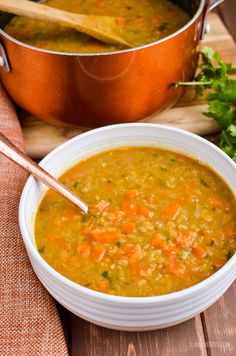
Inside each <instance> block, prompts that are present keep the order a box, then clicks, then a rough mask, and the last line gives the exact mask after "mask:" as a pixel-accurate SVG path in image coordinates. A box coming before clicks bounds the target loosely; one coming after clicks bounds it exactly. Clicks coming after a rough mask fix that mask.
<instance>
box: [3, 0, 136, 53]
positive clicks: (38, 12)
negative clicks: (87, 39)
mask: <svg viewBox="0 0 236 356" xmlns="http://www.w3.org/2000/svg"><path fill="white" fill-rule="evenodd" d="M0 10H1V11H5V12H9V13H11V14H15V15H19V16H26V17H30V18H32V19H37V20H43V21H48V22H51V23H55V24H57V25H60V26H65V27H70V28H73V29H76V30H77V31H79V32H82V33H86V34H88V35H89V36H91V37H94V38H96V39H98V40H101V41H103V42H106V43H111V44H118V45H122V46H125V47H128V48H130V47H132V45H131V44H130V43H128V42H127V41H126V40H124V39H123V38H121V37H120V36H119V34H118V30H119V28H118V26H117V23H116V20H117V18H115V17H111V16H95V15H81V14H75V13H73V12H68V11H63V10H59V9H55V8H53V7H51V6H47V5H43V4H38V3H35V2H33V1H29V0H10V1H9V0H0Z"/></svg>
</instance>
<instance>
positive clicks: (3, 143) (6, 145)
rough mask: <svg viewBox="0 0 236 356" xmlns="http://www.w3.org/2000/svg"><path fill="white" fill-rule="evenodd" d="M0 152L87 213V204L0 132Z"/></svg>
mask: <svg viewBox="0 0 236 356" xmlns="http://www.w3.org/2000/svg"><path fill="white" fill-rule="evenodd" d="M0 152H1V153H2V154H3V155H4V156H6V157H7V158H9V159H10V160H11V161H13V162H14V163H16V164H18V166H20V167H21V168H23V169H24V170H26V171H27V172H28V173H30V174H32V175H33V176H34V177H36V178H37V179H38V180H39V181H40V182H42V183H44V184H45V185H46V186H48V187H49V188H52V189H53V190H55V191H56V192H57V193H59V194H61V195H62V196H64V197H65V198H66V199H68V200H70V201H71V202H72V203H73V204H75V205H76V206H78V207H79V208H80V209H81V210H83V211H84V212H85V213H87V212H88V206H87V204H85V203H84V202H83V201H82V200H81V199H80V198H79V197H78V196H77V195H75V194H74V193H73V192H71V191H70V190H69V189H68V188H67V187H65V186H64V185H63V184H62V183H61V182H59V181H58V180H57V179H56V178H54V177H53V176H51V175H50V174H49V173H48V172H46V171H45V170H44V169H43V168H42V167H40V166H39V165H38V164H37V163H35V162H34V161H33V160H32V159H31V158H29V157H27V156H26V155H25V154H24V153H23V152H21V151H20V150H19V149H18V148H17V147H16V146H15V145H13V143H12V142H10V141H9V140H8V139H7V138H6V137H5V136H4V135H3V134H2V133H1V132H0Z"/></svg>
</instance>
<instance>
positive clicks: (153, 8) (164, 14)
mask: <svg viewBox="0 0 236 356" xmlns="http://www.w3.org/2000/svg"><path fill="white" fill-rule="evenodd" d="M43 3H44V4H45V5H49V6H53V7H56V8H59V9H62V10H66V11H71V12H74V13H80V14H91V15H107V16H115V17H121V19H120V21H118V23H117V24H118V26H119V27H120V28H121V30H122V33H123V37H124V38H125V39H126V40H128V41H129V42H130V43H132V44H134V46H136V47H138V46H142V45H145V44H148V43H151V42H154V41H157V40H160V39H162V38H164V37H166V36H168V35H170V34H172V33H174V32H175V31H177V30H179V29H180V28H181V27H183V26H184V25H185V24H186V23H187V22H188V21H189V20H190V17H189V15H188V14H187V12H185V11H184V10H183V9H182V8H181V7H179V6H178V5H177V4H175V3H173V2H171V1H169V0H138V1H137V0H115V1H114V0H100V1H99V0H86V1H84V0H46V1H44V2H43ZM4 30H5V31H6V32H7V33H8V34H9V35H11V36H12V37H14V38H16V39H17V40H19V41H21V42H24V43H27V44H29V45H32V46H35V47H39V48H43V49H47V50H51V51H57V52H69V53H97V52H109V51H116V50H119V48H117V47H115V46H113V45H109V44H105V43H102V42H100V41H97V40H95V39H93V38H91V37H89V36H87V35H84V34H82V33H79V32H77V31H75V30H73V29H68V28H65V27H60V26H56V25H54V24H50V23H46V22H43V21H38V20H33V19H29V18H25V17H14V18H13V19H12V20H11V22H10V23H9V24H8V25H7V26H6V27H5V29H4Z"/></svg>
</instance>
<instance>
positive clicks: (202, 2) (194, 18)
mask: <svg viewBox="0 0 236 356" xmlns="http://www.w3.org/2000/svg"><path fill="white" fill-rule="evenodd" d="M205 5H206V0H200V3H199V6H198V9H197V11H196V12H195V14H194V15H193V16H192V17H191V18H190V20H189V21H188V22H187V23H186V24H185V25H184V26H182V27H181V28H180V29H179V30H177V31H175V32H173V33H171V34H170V35H169V36H166V37H164V38H161V39H160V40H157V41H154V42H151V43H147V44H145V45H142V46H138V47H134V48H129V49H123V50H118V51H111V52H98V53H79V52H74V53H70V52H57V51H51V50H47V49H44V48H39V47H36V46H32V45H29V44H27V43H24V42H21V41H20V40H17V39H15V38H14V37H12V36H11V35H8V33H7V32H5V31H4V30H3V29H2V28H0V34H1V35H2V36H3V37H5V38H7V39H8V40H10V41H12V42H14V43H15V44H17V45H20V46H22V47H24V48H27V49H31V50H34V51H37V52H41V53H46V54H52V55H56V54H57V55H60V56H67V57H74V56H78V57H94V56H95V57H97V56H99V57H103V56H109V55H112V56H113V55H119V54H123V53H129V52H133V51H137V50H138V51H139V50H142V49H146V48H149V47H152V46H155V45H157V44H159V43H162V42H165V41H168V40H171V39H172V38H174V37H177V36H178V35H179V34H181V33H182V32H184V31H185V30H187V29H188V28H189V27H191V26H192V24H194V22H195V21H197V19H198V18H199V17H200V16H201V15H202V13H203V10H204V6H205ZM2 12H3V13H4V11H2ZM202 23H204V20H203V22H202Z"/></svg>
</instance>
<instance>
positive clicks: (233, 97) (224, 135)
mask: <svg viewBox="0 0 236 356" xmlns="http://www.w3.org/2000/svg"><path fill="white" fill-rule="evenodd" d="M232 74H236V68H233V66H232V64H228V63H224V62H223V60H222V58H221V57H220V55H219V53H217V52H215V51H214V50H213V49H212V48H210V47H205V48H203V49H202V51H201V52H200V65H199V67H198V71H197V75H196V76H195V78H194V81H193V82H177V83H176V86H195V88H196V95H203V94H206V96H207V100H208V104H209V106H208V110H207V111H206V112H204V113H203V114H204V115H205V116H208V117H211V118H213V119H214V120H216V122H217V123H218V124H219V126H220V127H221V128H222V132H221V135H220V143H219V147H220V148H221V149H222V150H223V151H224V152H225V153H227V154H228V155H229V156H230V157H231V158H232V159H233V160H234V161H235V162H236V80H235V79H232V78H230V75H232Z"/></svg>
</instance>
